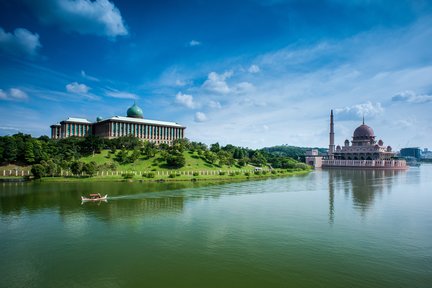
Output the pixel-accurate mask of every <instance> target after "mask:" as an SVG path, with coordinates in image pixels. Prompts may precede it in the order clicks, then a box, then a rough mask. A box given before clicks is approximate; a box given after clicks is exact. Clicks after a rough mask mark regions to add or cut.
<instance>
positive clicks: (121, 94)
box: [106, 91, 139, 100]
mask: <svg viewBox="0 0 432 288" xmlns="http://www.w3.org/2000/svg"><path fill="white" fill-rule="evenodd" d="M106 95H107V96H109V97H112V98H119V99H134V100H136V99H138V98H139V97H138V95H136V94H134V93H129V92H124V91H108V92H106Z"/></svg>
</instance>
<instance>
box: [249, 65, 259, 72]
mask: <svg viewBox="0 0 432 288" xmlns="http://www.w3.org/2000/svg"><path fill="white" fill-rule="evenodd" d="M248 71H249V73H258V72H260V68H259V67H258V65H255V64H254V65H251V66H250V67H249V69H248Z"/></svg>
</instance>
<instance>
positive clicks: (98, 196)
mask: <svg viewBox="0 0 432 288" xmlns="http://www.w3.org/2000/svg"><path fill="white" fill-rule="evenodd" d="M107 198H108V194H106V195H105V196H101V194H99V193H97V194H90V195H89V197H84V196H81V201H83V202H84V201H106V200H107Z"/></svg>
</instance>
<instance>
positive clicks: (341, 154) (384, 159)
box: [306, 110, 407, 169]
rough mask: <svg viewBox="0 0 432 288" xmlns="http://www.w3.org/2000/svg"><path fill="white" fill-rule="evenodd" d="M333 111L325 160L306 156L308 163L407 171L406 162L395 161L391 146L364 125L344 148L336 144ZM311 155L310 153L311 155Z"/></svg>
mask: <svg viewBox="0 0 432 288" xmlns="http://www.w3.org/2000/svg"><path fill="white" fill-rule="evenodd" d="M334 135H335V133H334V122H333V110H332V111H331V113H330V143H329V150H328V155H327V157H325V158H322V157H317V155H306V163H308V164H310V165H313V166H315V167H323V168H339V167H347V168H375V169H406V168H407V166H406V162H405V160H398V159H395V153H394V152H393V151H392V147H391V146H385V145H384V142H383V141H382V140H378V141H376V139H375V138H376V137H375V134H374V131H373V129H372V128H371V127H369V126H368V125H366V124H365V123H364V118H363V123H362V124H361V125H360V126H359V127H357V128H356V129H355V130H354V134H353V137H352V141H351V143H350V141H349V140H348V139H347V140H345V142H344V145H343V146H339V145H338V146H336V148H335V144H334ZM309 154H310V153H309Z"/></svg>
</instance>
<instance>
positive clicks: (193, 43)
mask: <svg viewBox="0 0 432 288" xmlns="http://www.w3.org/2000/svg"><path fill="white" fill-rule="evenodd" d="M200 45H201V42H199V41H197V40H192V41H190V42H189V46H191V47H194V46H200Z"/></svg>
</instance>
